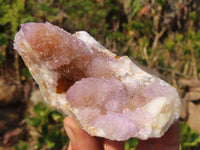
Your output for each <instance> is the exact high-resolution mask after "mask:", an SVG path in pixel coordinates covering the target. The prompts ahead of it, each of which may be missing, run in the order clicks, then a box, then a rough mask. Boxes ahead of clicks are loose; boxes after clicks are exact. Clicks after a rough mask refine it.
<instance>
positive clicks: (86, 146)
mask: <svg viewBox="0 0 200 150" xmlns="http://www.w3.org/2000/svg"><path fill="white" fill-rule="evenodd" d="M64 128H65V131H66V132H67V134H68V136H69V138H70V144H69V148H68V150H103V146H102V144H101V143H100V142H99V140H98V138H96V137H93V136H90V135H89V134H88V133H86V132H85V131H83V130H82V129H81V128H80V127H79V125H78V124H77V123H76V122H75V121H74V119H73V118H71V117H66V118H65V119H64Z"/></svg>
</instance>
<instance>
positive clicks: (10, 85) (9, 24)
mask: <svg viewBox="0 0 200 150" xmlns="http://www.w3.org/2000/svg"><path fill="white" fill-rule="evenodd" d="M199 14H200V1H199V0H0V149H5V150H6V149H7V150H10V149H15V150H27V149H55V150H57V149H60V150H65V149H67V143H68V142H69V141H68V137H67V136H66V134H65V132H64V129H63V124H62V121H63V118H64V117H63V116H62V115H61V114H60V113H58V112H57V111H56V110H54V109H52V108H49V107H47V106H46V105H45V104H44V103H43V102H41V101H42V97H41V94H40V92H39V90H38V86H37V85H36V83H35V82H34V80H33V79H32V77H31V76H30V74H29V72H28V70H27V68H26V67H25V65H24V63H23V61H22V60H21V58H20V57H19V56H18V54H17V53H16V52H15V51H14V50H13V39H14V36H15V34H16V32H17V31H18V29H19V28H20V24H23V23H26V22H32V21H33V22H45V21H49V22H51V23H53V24H54V25H58V26H60V27H62V28H63V29H64V30H67V31H68V32H71V33H74V32H75V31H77V30H85V31H87V32H88V33H90V34H91V35H92V36H94V37H95V38H96V40H97V41H99V42H100V43H102V44H103V45H104V46H105V47H107V48H108V49H109V50H111V51H113V52H115V53H117V54H118V55H128V56H129V57H130V58H131V59H134V60H135V61H137V62H139V63H140V64H141V67H143V68H145V69H146V70H147V71H150V72H151V73H153V74H155V75H157V76H159V77H160V78H162V79H163V80H165V81H167V82H168V83H170V84H172V85H173V86H174V87H176V88H177V90H178V92H179V94H180V96H181V98H182V103H183V111H182V114H181V121H182V122H181V137H180V140H181V144H180V149H183V150H199V149H200V129H199V128H200V119H199V115H200V80H199V79H200V30H199V28H200V17H199ZM144 66H145V67H144ZM136 145H137V139H130V140H128V141H127V142H126V146H125V149H126V150H133V149H134V148H135V146H136Z"/></svg>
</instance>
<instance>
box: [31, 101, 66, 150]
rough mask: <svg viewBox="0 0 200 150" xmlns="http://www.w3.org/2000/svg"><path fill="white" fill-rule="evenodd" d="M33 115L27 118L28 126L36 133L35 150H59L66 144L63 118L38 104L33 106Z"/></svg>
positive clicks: (54, 111) (40, 103)
mask: <svg viewBox="0 0 200 150" xmlns="http://www.w3.org/2000/svg"><path fill="white" fill-rule="evenodd" d="M34 112H35V115H34V116H33V117H29V118H28V124H29V125H30V126H32V127H34V128H35V129H36V131H37V132H38V134H39V136H38V143H37V146H36V149H40V150H42V149H61V148H62V147H64V146H65V145H66V144H67V142H68V137H67V135H66V133H65V131H64V127H63V120H64V116H63V115H62V114H60V113H59V112H58V111H56V110H52V109H50V108H47V107H46V106H45V104H44V103H42V102H39V103H38V104H36V105H35V106H34Z"/></svg>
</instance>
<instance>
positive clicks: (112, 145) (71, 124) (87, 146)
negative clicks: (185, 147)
mask: <svg viewBox="0 0 200 150" xmlns="http://www.w3.org/2000/svg"><path fill="white" fill-rule="evenodd" d="M64 128H65V131H66V133H67V134H68V136H69V138H70V143H69V147H68V150H124V145H125V141H120V142H119V141H111V140H108V139H104V138H99V137H94V136H90V135H89V134H88V133H87V132H85V131H84V130H82V129H81V128H80V126H79V125H78V124H77V123H76V122H75V121H74V119H73V118H72V117H66V118H65V119H64ZM179 136H180V123H179V121H176V122H175V123H174V124H173V125H172V126H171V127H170V128H169V130H168V131H167V132H166V133H165V135H164V136H162V137H161V138H151V139H148V140H144V141H142V140H140V141H139V143H138V145H137V148H136V150H169V149H170V150H178V149H179V139H180V138H179Z"/></svg>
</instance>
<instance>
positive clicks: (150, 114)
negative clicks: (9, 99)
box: [14, 22, 181, 141]
mask: <svg viewBox="0 0 200 150" xmlns="http://www.w3.org/2000/svg"><path fill="white" fill-rule="evenodd" d="M14 42H15V43H14V49H16V50H17V51H18V53H19V54H20V55H21V56H22V58H23V60H24V62H25V63H26V65H27V66H28V68H29V71H30V73H31V74H32V76H33V77H34V79H35V80H36V82H37V83H38V85H39V87H40V90H41V92H42V94H43V97H44V100H45V101H46V102H47V103H48V104H50V105H51V106H54V107H55V108H57V109H58V110H59V111H61V112H62V113H63V114H64V115H70V116H72V117H74V119H75V120H76V121H77V122H78V123H79V124H80V126H81V127H82V128H83V129H84V130H85V131H87V132H88V133H89V134H90V135H94V136H100V137H104V138H107V139H111V140H119V141H122V140H127V139H128V138H130V137H136V138H140V139H147V138H150V137H161V136H162V135H163V134H164V133H165V132H166V130H167V129H168V128H169V127H170V125H171V124H172V123H173V122H174V120H176V119H178V118H179V115H180V110H181V103H180V98H179V96H178V94H177V91H176V89H175V88H173V87H172V86H170V85H169V84H167V83H166V82H164V81H163V80H161V79H159V78H157V77H155V76H152V75H150V74H148V73H146V72H144V71H143V70H141V69H140V68H138V67H137V66H136V65H135V64H134V63H132V62H131V60H130V59H129V58H128V57H127V56H123V57H118V56H116V55H115V54H113V53H111V52H110V51H108V50H107V49H106V48H104V47H103V46H102V45H101V44H99V43H98V42H97V41H96V40H95V39H94V38H93V37H91V36H90V35H89V34H88V33H87V32H84V31H80V32H76V33H75V34H70V33H68V32H66V31H64V30H63V29H61V28H59V27H57V26H54V25H52V24H50V23H48V22H46V23H26V24H23V25H22V26H21V29H20V30H19V32H18V33H17V34H16V36H15V41H14Z"/></svg>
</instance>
